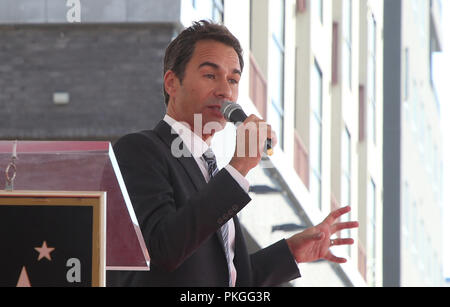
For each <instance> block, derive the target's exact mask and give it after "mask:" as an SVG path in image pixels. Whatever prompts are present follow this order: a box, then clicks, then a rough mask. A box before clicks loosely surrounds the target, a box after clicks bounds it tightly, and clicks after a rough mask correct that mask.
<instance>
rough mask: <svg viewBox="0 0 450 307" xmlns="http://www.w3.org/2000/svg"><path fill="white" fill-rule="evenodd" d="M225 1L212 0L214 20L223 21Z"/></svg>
mask: <svg viewBox="0 0 450 307" xmlns="http://www.w3.org/2000/svg"><path fill="white" fill-rule="evenodd" d="M223 1H224V0H212V20H214V21H216V22H219V23H223Z"/></svg>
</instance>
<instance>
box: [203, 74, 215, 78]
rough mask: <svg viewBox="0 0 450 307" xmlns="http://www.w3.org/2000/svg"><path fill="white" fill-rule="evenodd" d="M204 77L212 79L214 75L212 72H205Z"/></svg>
mask: <svg viewBox="0 0 450 307" xmlns="http://www.w3.org/2000/svg"><path fill="white" fill-rule="evenodd" d="M205 77H206V78H208V79H214V78H215V77H216V76H214V75H213V74H206V75H205Z"/></svg>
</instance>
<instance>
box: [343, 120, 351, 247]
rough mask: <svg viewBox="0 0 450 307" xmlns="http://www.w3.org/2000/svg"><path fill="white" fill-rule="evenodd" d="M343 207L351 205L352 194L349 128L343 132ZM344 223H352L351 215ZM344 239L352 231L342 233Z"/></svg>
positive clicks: (345, 217)
mask: <svg viewBox="0 0 450 307" xmlns="http://www.w3.org/2000/svg"><path fill="white" fill-rule="evenodd" d="M341 146H342V147H341V155H342V156H341V205H342V206H350V205H351V193H352V188H351V187H352V179H351V178H352V175H351V174H352V155H351V135H350V132H349V130H348V129H347V127H345V129H344V130H343V131H342V145H341ZM341 220H342V221H343V222H347V221H350V216H349V214H347V215H345V216H344V217H342V218H341ZM342 236H343V238H350V237H351V235H350V230H348V229H347V230H343V231H342ZM350 249H351V247H350V246H348V250H347V252H348V254H349V255H350Z"/></svg>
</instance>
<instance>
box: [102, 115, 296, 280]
mask: <svg viewBox="0 0 450 307" xmlns="http://www.w3.org/2000/svg"><path fill="white" fill-rule="evenodd" d="M177 137H178V135H177V134H175V133H174V132H173V131H171V128H170V126H169V125H168V124H167V123H166V122H165V121H161V122H160V123H159V124H158V125H157V126H156V128H155V129H154V130H149V131H142V132H139V133H134V134H129V135H126V136H124V137H122V138H121V139H119V140H118V141H117V143H116V144H115V146H114V152H115V155H116V157H117V160H118V163H119V167H120V169H121V172H122V175H123V178H124V181H125V184H126V186H127V189H128V192H129V195H130V198H131V201H132V203H133V207H134V210H135V212H136V216H137V218H138V221H139V225H140V227H141V230H142V233H143V236H144V240H145V242H146V245H147V248H148V250H149V253H150V258H151V264H150V271H148V272H123V271H122V272H117V271H110V272H108V273H107V284H108V285H109V286H189V287H192V286H219V287H226V286H228V267H227V262H226V258H225V252H224V249H223V243H222V239H221V236H220V230H219V229H220V227H221V226H222V225H223V224H224V223H226V222H227V221H228V220H229V219H230V218H233V219H234V224H235V229H236V236H235V258H234V264H235V267H236V270H237V280H236V286H274V285H278V284H280V283H283V282H286V281H289V280H292V279H294V278H297V277H299V271H298V267H297V264H296V263H295V260H294V259H293V257H292V255H291V253H290V251H289V248H288V246H287V244H286V241H285V240H281V241H279V242H277V243H275V244H273V245H271V246H269V247H267V248H265V249H263V250H261V251H259V252H257V253H255V254H252V255H249V254H248V251H247V247H246V243H245V241H244V236H243V234H242V230H241V226H240V224H239V220H238V218H237V217H236V214H237V213H238V212H239V211H240V210H241V209H242V208H243V207H245V205H247V204H248V203H249V202H250V200H251V199H250V197H249V196H248V194H247V193H246V192H245V191H244V190H243V189H242V188H241V186H240V185H239V184H238V183H237V182H236V181H235V180H234V178H233V177H232V176H231V175H230V174H229V172H228V171H227V170H226V169H222V170H220V171H219V172H218V173H217V174H216V175H215V176H214V177H213V178H212V179H211V180H210V181H209V182H208V183H206V181H205V179H204V177H203V174H202V173H201V171H200V169H199V167H198V165H197V163H196V161H195V160H194V158H193V157H179V158H176V157H174V156H173V155H172V153H171V147H172V142H173V141H174V140H175V139H176V138H177ZM174 144H180V142H175V143H174ZM181 146H183V143H181Z"/></svg>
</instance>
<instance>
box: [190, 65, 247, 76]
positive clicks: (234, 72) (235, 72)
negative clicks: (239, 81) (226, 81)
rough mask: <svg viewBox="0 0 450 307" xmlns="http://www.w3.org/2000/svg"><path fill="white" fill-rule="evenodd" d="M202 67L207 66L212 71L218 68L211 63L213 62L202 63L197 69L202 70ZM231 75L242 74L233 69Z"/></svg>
mask: <svg viewBox="0 0 450 307" xmlns="http://www.w3.org/2000/svg"><path fill="white" fill-rule="evenodd" d="M204 66H209V67H212V68H214V69H219V68H220V67H219V65H217V64H216V63H213V62H203V63H202V64H200V65H199V66H198V68H199V69H200V68H202V67H204ZM233 74H238V75H239V76H240V75H241V74H242V72H241V71H240V70H239V69H236V68H235V69H233Z"/></svg>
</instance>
